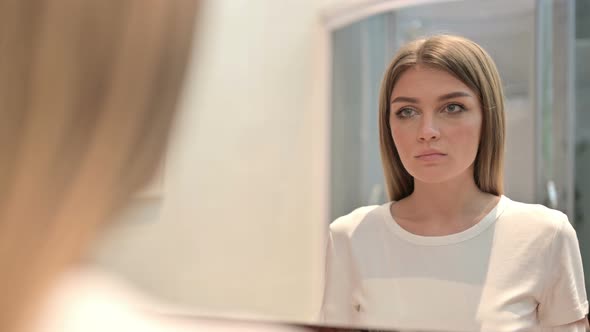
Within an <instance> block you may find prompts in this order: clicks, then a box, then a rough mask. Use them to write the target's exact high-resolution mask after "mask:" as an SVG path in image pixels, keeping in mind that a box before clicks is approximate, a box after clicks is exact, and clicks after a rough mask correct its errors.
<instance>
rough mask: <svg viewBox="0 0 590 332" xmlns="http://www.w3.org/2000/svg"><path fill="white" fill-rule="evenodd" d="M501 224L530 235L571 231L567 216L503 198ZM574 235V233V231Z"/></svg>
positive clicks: (557, 211)
mask: <svg viewBox="0 0 590 332" xmlns="http://www.w3.org/2000/svg"><path fill="white" fill-rule="evenodd" d="M505 201H506V202H505V206H504V211H503V212H502V215H501V218H500V219H501V220H502V221H503V222H502V223H501V224H504V225H507V226H508V227H515V226H518V227H516V228H513V231H514V229H521V230H522V231H525V232H530V234H531V235H532V234H546V235H555V234H557V233H558V232H561V231H566V232H567V231H570V232H571V231H573V227H572V225H571V223H570V222H569V219H568V217H567V215H566V214H565V213H563V212H561V211H559V210H555V209H551V208H548V207H546V206H544V205H541V204H531V203H524V202H518V201H513V200H511V199H508V198H505ZM574 233H575V231H574Z"/></svg>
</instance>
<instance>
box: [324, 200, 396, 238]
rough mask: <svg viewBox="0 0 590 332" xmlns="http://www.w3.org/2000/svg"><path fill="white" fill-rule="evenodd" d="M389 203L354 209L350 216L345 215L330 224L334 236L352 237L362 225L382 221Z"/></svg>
mask: <svg viewBox="0 0 590 332" xmlns="http://www.w3.org/2000/svg"><path fill="white" fill-rule="evenodd" d="M388 205H389V203H386V204H383V205H368V206H362V207H359V208H356V209H354V210H353V211H352V212H350V213H349V214H346V215H343V216H341V217H339V218H337V219H336V220H334V221H333V222H332V223H331V224H330V232H331V233H332V234H342V235H348V236H350V235H351V234H353V233H354V232H355V231H356V230H357V229H358V228H359V227H360V226H361V225H363V226H369V225H372V224H374V222H375V221H378V220H380V218H381V213H382V212H383V210H387V206H388Z"/></svg>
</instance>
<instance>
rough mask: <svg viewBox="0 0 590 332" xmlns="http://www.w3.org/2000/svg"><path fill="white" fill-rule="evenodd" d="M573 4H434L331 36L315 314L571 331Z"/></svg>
mask: <svg viewBox="0 0 590 332" xmlns="http://www.w3.org/2000/svg"><path fill="white" fill-rule="evenodd" d="M574 5H575V4H574V3H573V2H567V3H566V2H558V1H557V2H552V1H536V2H535V1H520V2H517V3H511V5H510V6H508V4H507V3H503V2H502V1H498V2H485V3H484V2H463V1H457V2H446V1H443V2H441V3H433V4H430V5H422V6H413V7H409V8H398V9H395V10H393V11H389V12H384V13H381V14H377V15H370V16H369V17H366V18H362V19H360V20H358V21H355V22H353V23H349V24H346V25H343V26H337V27H335V28H334V29H333V30H332V33H331V38H332V51H331V52H332V53H331V54H332V100H331V102H332V105H331V129H332V131H331V156H330V157H331V159H330V161H331V164H330V171H331V173H330V179H331V183H330V204H331V205H330V217H331V218H330V219H331V220H334V219H335V221H334V222H332V223H331V225H330V231H329V239H328V256H327V260H326V265H327V273H326V287H325V293H324V302H323V308H322V314H323V316H322V317H323V319H324V320H325V321H327V322H340V323H341V324H348V325H349V326H363V327H371V326H372V327H389V328H399V329H400V330H415V329H425V330H433V331H515V330H519V329H524V330H540V329H542V328H543V327H551V328H556V329H563V330H569V331H582V330H584V329H585V326H586V324H587V323H586V320H585V317H586V315H587V313H588V302H587V295H586V290H585V285H584V271H583V268H582V257H581V256H582V255H581V252H580V245H579V243H578V237H580V236H583V232H584V228H583V226H581V225H582V224H583V220H584V218H583V216H581V215H580V213H579V209H581V208H583V206H584V205H583V204H582V205H580V204H579V202H580V201H579V200H580V196H582V195H583V194H582V193H581V191H583V189H581V187H580V186H578V185H576V182H577V181H580V180H581V178H584V177H585V176H584V175H583V174H581V173H576V174H575V175H574V172H573V170H574V168H576V167H579V166H578V165H580V164H581V163H584V162H585V160H584V158H580V159H577V158H576V154H575V152H574V150H575V149H576V148H577V147H578V148H579V146H580V140H583V139H580V137H579V136H576V135H574V134H573V133H574V131H573V126H574V121H573V119H574V118H576V114H577V110H576V106H575V105H576V101H577V100H576V98H580V97H576V95H575V94H574V93H571V91H572V90H574V89H576V90H575V91H578V96H579V95H580V94H579V91H580V89H582V86H584V85H585V84H587V83H586V82H585V81H587V78H585V79H581V78H580V77H579V76H580V75H579V74H578V75H576V74H575V71H574V68H576V66H582V67H584V68H585V67H586V66H587V65H586V64H580V62H574V60H573V59H574V58H577V56H580V54H578V53H582V55H583V54H585V53H584V52H585V48H584V46H583V45H585V41H584V38H583V37H582V38H580V36H581V35H582V34H583V32H581V31H576V28H574V27H573V25H572V22H573V21H574V20H575V19H576V17H578V21H576V22H578V25H576V27H577V28H578V29H583V26H582V23H580V22H579V20H580V18H581V21H582V22H583V21H584V19H583V18H582V17H583V16H582V15H583V14H581V11H583V10H584V5H579V6H578V11H576V12H575V16H574ZM586 10H587V9H586ZM475 22H477V23H475ZM499 22H501V24H499ZM441 33H442V34H447V35H440V34H441ZM457 35H460V36H463V37H466V38H467V39H461V38H457V37H456V36H457ZM421 36H427V37H426V38H420V37H421ZM474 42H475V43H474ZM480 47H481V48H480ZM482 48H483V50H485V51H483V50H482ZM392 57H393V60H391V58H392ZM496 70H497V71H496ZM581 70H584V69H581ZM500 82H501V83H500ZM376 110H378V111H376ZM578 126H579V127H581V128H585V127H587V126H588V124H586V126H583V125H579V124H578ZM581 131H582V132H583V131H585V129H581ZM504 142H505V143H504ZM488 144H489V146H488ZM504 150H505V151H504ZM504 157H505V158H506V160H505V162H504V160H503V158H504ZM484 160H485V161H484ZM455 167H456V168H455ZM484 178H485V179H484ZM478 201H479V202H478ZM576 202H577V203H576ZM525 203H541V204H543V205H545V206H542V205H531V204H525ZM363 206H364V207H363ZM547 207H549V208H551V209H547ZM558 210H561V212H558ZM350 211H352V212H350ZM543 220H545V221H546V222H549V224H551V225H554V226H550V227H549V228H548V229H547V230H548V232H547V233H545V235H541V233H543V230H542V229H543V226H542V225H543V224H544V222H543ZM557 220H561V221H557ZM527 224H530V226H531V227H532V228H531V229H528V230H527V226H526V225H527ZM558 224H561V226H555V225H558ZM575 228H576V229H577V230H578V234H577V235H576V231H575ZM503 229H504V230H503ZM533 229H534V230H533ZM558 229H559V231H558ZM520 232H523V233H520ZM561 232H565V233H567V234H568V235H565V237H566V238H568V240H565V241H559V240H558V238H559V236H557V234H560V233H561ZM519 233H520V234H521V235H519ZM556 240H557V242H554V241H556ZM537 241H538V242H537ZM566 242H567V244H566ZM544 246H545V248H551V249H549V250H548V251H546V250H543V249H542V248H543V247H544ZM547 246H549V247H547ZM555 248H560V249H559V250H561V253H559V254H556V252H554V251H553V250H554V249H555ZM582 249H584V247H583V246H582ZM551 259H554V261H551ZM512 264H514V265H512ZM547 266H555V267H556V270H554V271H547V270H546V267H547ZM521 269H523V270H521ZM551 278H555V279H553V280H554V281H557V283H554V281H549V280H551ZM562 281H563V282H565V284H563V285H562V284H560V282H562ZM566 285H567V286H566ZM528 287H530V288H528ZM526 288H528V290H525V289H526Z"/></svg>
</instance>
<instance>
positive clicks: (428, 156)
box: [416, 152, 447, 161]
mask: <svg viewBox="0 0 590 332" xmlns="http://www.w3.org/2000/svg"><path fill="white" fill-rule="evenodd" d="M446 156H447V155H446V154H444V153H439V152H434V153H425V154H421V155H418V156H416V159H418V160H422V161H438V160H441V159H443V158H444V157H446Z"/></svg>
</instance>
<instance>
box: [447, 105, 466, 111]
mask: <svg viewBox="0 0 590 332" xmlns="http://www.w3.org/2000/svg"><path fill="white" fill-rule="evenodd" d="M463 111H465V108H464V107H463V106H461V105H459V104H449V105H447V106H446V107H445V112H447V113H460V112H463Z"/></svg>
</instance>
